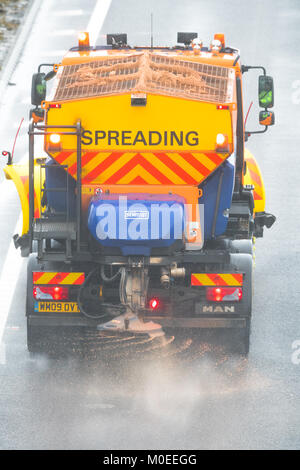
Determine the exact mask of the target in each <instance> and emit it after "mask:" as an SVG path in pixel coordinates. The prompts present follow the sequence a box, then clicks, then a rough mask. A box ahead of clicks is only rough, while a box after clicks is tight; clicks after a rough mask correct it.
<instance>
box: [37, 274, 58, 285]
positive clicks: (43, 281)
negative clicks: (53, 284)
mask: <svg viewBox="0 0 300 470" xmlns="http://www.w3.org/2000/svg"><path fill="white" fill-rule="evenodd" d="M56 274H57V273H44V274H43V275H42V276H41V277H40V278H39V280H38V281H37V284H49V282H50V281H51V279H52V278H53V277H54V276H55V275H56Z"/></svg>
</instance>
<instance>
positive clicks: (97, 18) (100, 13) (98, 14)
mask: <svg viewBox="0 0 300 470" xmlns="http://www.w3.org/2000/svg"><path fill="white" fill-rule="evenodd" d="M111 1H112V0H98V1H97V3H96V5H95V8H94V11H93V13H92V15H91V18H90V21H89V24H88V25H87V28H86V31H89V33H90V42H91V45H94V44H95V43H96V40H97V37H98V35H99V33H100V30H101V28H102V26H103V23H104V20H105V18H106V15H107V12H108V10H109V7H110V5H111Z"/></svg>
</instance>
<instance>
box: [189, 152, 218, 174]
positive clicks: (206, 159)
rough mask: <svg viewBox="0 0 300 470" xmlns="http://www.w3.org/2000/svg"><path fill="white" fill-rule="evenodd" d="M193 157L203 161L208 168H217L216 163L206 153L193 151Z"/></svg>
mask: <svg viewBox="0 0 300 470" xmlns="http://www.w3.org/2000/svg"><path fill="white" fill-rule="evenodd" d="M192 155H193V157H194V158H196V160H198V162H200V163H202V165H204V166H205V167H206V168H208V169H209V170H210V171H212V170H214V169H215V168H216V164H215V163H214V162H213V161H212V160H211V159H210V158H209V157H208V156H207V155H205V154H204V153H199V152H198V153H192Z"/></svg>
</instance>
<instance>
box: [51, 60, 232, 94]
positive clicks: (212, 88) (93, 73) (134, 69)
mask: <svg viewBox="0 0 300 470" xmlns="http://www.w3.org/2000/svg"><path fill="white" fill-rule="evenodd" d="M233 80H234V71H233V69H231V68H228V67H221V66H216V65H210V64H202V63H198V62H192V61H187V60H183V59H178V58H174V57H167V56H165V55H162V54H159V53H153V52H150V51H143V52H139V53H134V54H132V55H130V56H126V57H118V58H109V57H108V58H103V59H101V60H95V61H91V62H88V63H84V64H77V65H65V66H64V68H63V72H62V75H61V79H60V81H59V83H58V87H57V90H56V93H55V97H54V100H55V101H60V100H72V99H81V98H89V97H93V96H102V95H103V96H106V95H116V94H121V93H128V92H134V91H142V92H148V93H155V94H161V95H167V96H168V95H169V96H176V97H182V98H188V99H192V100H198V101H207V102H213V103H229V102H231V101H232V99H233Z"/></svg>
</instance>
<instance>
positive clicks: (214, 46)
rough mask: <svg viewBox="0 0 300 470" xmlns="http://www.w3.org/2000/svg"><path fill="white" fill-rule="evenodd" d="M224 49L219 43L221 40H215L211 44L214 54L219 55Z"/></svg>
mask: <svg viewBox="0 0 300 470" xmlns="http://www.w3.org/2000/svg"><path fill="white" fill-rule="evenodd" d="M221 49H222V43H221V41H219V39H214V40H213V41H212V42H211V43H210V50H211V52H212V53H213V54H218V53H219V52H220V51H221Z"/></svg>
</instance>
